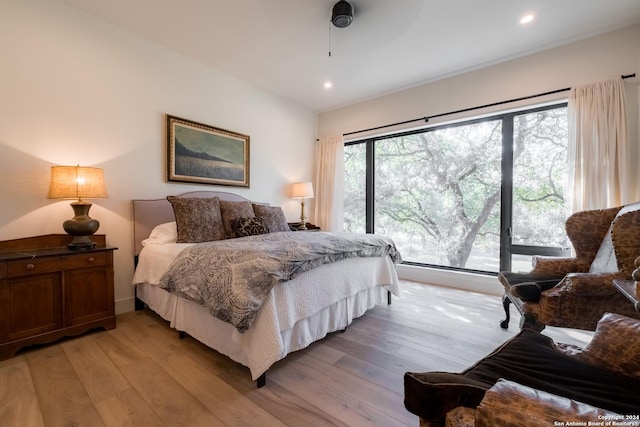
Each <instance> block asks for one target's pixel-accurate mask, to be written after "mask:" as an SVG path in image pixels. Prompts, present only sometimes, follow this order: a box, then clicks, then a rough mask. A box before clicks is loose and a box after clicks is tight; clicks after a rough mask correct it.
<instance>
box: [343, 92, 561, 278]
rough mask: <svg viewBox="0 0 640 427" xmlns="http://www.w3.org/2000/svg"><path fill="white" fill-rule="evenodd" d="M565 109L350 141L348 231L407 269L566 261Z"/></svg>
mask: <svg viewBox="0 0 640 427" xmlns="http://www.w3.org/2000/svg"><path fill="white" fill-rule="evenodd" d="M566 156H567V108H566V104H562V105H552V106H545V107H539V108H535V109H529V110H526V111H517V112H507V113H502V114H497V115H493V116H491V117H485V118H479V119H473V120H468V121H465V122H458V123H455V124H448V125H442V126H435V127H432V128H428V129H422V130H418V131H411V132H404V133H398V134H394V135H385V136H381V137H374V138H369V139H366V140H359V141H353V142H347V143H346V144H345V173H346V182H345V199H344V213H345V222H344V229H345V230H346V231H351V232H367V233H378V234H383V235H386V236H389V237H391V238H393V239H394V240H395V242H396V244H397V245H398V247H399V249H400V251H401V253H402V256H403V259H404V261H405V262H407V263H411V264H419V265H430V266H437V267H442V268H452V269H460V270H471V271H481V272H490V273H495V272H498V271H501V270H513V271H518V270H522V271H528V270H530V269H531V256H532V255H536V254H542V255H568V251H569V249H568V247H569V242H568V241H567V239H566V235H565V232H564V222H565V219H566V217H567V214H568V212H567V211H566V209H565V203H564V202H565V197H564V183H565V175H566V173H565V172H566V164H567V159H566Z"/></svg>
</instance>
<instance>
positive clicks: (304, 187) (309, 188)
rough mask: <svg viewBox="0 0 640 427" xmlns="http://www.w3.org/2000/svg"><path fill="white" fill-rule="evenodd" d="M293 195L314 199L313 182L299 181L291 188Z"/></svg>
mask: <svg viewBox="0 0 640 427" xmlns="http://www.w3.org/2000/svg"><path fill="white" fill-rule="evenodd" d="M291 197H295V198H302V199H312V198H313V184H312V183H310V182H297V183H295V184H293V186H292V188H291Z"/></svg>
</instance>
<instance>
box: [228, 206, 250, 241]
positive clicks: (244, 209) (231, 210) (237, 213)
mask: <svg viewBox="0 0 640 427" xmlns="http://www.w3.org/2000/svg"><path fill="white" fill-rule="evenodd" d="M220 213H221V214H222V224H223V226H224V232H225V233H226V235H227V239H232V238H234V237H236V235H235V233H234V232H233V223H234V221H235V220H237V219H238V218H253V217H255V214H254V213H253V207H252V206H251V202H250V201H244V202H229V201H225V200H220Z"/></svg>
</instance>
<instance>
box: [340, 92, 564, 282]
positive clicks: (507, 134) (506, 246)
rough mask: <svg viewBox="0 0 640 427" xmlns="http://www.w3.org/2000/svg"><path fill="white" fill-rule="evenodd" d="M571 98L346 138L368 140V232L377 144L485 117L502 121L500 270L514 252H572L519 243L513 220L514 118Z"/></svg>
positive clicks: (349, 143)
mask: <svg viewBox="0 0 640 427" xmlns="http://www.w3.org/2000/svg"><path fill="white" fill-rule="evenodd" d="M567 105H568V103H567V101H558V102H552V103H549V104H544V105H539V106H529V107H523V108H518V109H514V110H508V111H503V112H497V113H495V114H488V115H484V116H481V117H474V118H469V119H462V120H456V121H455V122H450V123H443V124H437V125H433V126H427V127H422V128H418V129H412V130H408V131H400V132H393V133H388V134H384V135H374V136H370V137H366V138H362V139H357V140H351V141H345V143H344V146H345V147H348V146H353V145H358V144H366V148H365V151H366V153H365V158H366V176H365V187H366V188H365V224H366V225H365V232H366V233H369V234H374V233H375V229H374V222H375V221H374V219H375V144H376V142H377V141H382V140H386V139H390V138H398V137H403V136H407V135H415V134H419V133H426V132H434V131H438V130H441V129H446V128H451V127H459V126H465V125H473V124H477V123H481V122H485V121H495V120H501V121H502V159H501V178H502V179H501V183H500V193H501V195H500V237H499V242H500V254H499V266H500V267H499V271H511V266H512V256H513V255H542V256H568V254H569V253H570V251H571V248H568V247H557V246H535V245H519V244H513V242H512V239H511V237H512V235H511V231H512V224H513V166H514V164H513V146H514V144H513V137H514V135H513V130H514V118H515V117H516V116H519V115H522V114H531V113H537V112H540V111H546V110H553V109H559V108H567ZM402 263H403V264H406V265H415V266H421V267H432V268H438V269H443V270H455V271H465V272H473V273H481V274H490V275H497V274H498V273H497V272H491V271H485V270H477V269H469V268H460V267H451V266H446V265H438V264H428V263H420V262H413V261H403V262H402Z"/></svg>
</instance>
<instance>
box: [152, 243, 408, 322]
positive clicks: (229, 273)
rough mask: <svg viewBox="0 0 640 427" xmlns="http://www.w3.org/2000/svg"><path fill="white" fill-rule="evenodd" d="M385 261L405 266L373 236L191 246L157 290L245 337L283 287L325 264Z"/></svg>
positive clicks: (392, 248) (391, 246) (388, 246)
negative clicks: (198, 308) (182, 300)
mask: <svg viewBox="0 0 640 427" xmlns="http://www.w3.org/2000/svg"><path fill="white" fill-rule="evenodd" d="M386 255H388V256H390V257H391V259H392V260H393V261H394V262H395V263H398V262H400V261H401V259H400V253H399V252H398V251H397V249H396V246H395V244H394V242H393V241H392V240H391V239H389V238H386V237H383V236H377V235H374V234H333V233H325V232H306V233H305V232H284V233H268V234H262V235H258V236H249V237H242V238H237V239H229V240H219V241H214V242H206V243H199V244H197V245H194V246H191V247H189V248H187V249H185V250H184V251H182V252H181V253H180V254H179V255H178V257H177V258H176V260H175V261H174V262H173V264H172V265H171V267H169V270H168V271H167V272H166V273H165V274H164V275H163V276H162V278H161V279H160V283H159V285H158V286H160V287H161V288H162V289H165V290H167V291H169V292H172V293H174V294H176V295H178V296H180V297H183V298H185V299H188V300H190V301H193V302H195V303H197V304H200V305H202V306H204V307H206V308H207V309H208V310H209V311H210V312H211V314H212V315H214V316H215V317H217V318H218V319H220V320H223V321H225V322H228V323H231V324H232V325H233V326H235V327H236V328H237V329H238V330H239V331H240V332H245V331H246V330H247V329H249V327H250V326H251V324H252V323H253V321H254V319H255V317H256V315H257V312H258V310H259V309H260V306H261V305H262V303H263V301H264V300H265V299H266V297H267V295H268V294H269V292H270V291H271V288H272V287H273V286H274V285H275V284H277V283H278V282H283V281H287V280H291V279H293V278H294V277H296V276H298V275H299V274H301V273H304V272H305V271H307V270H310V269H312V268H315V267H318V266H320V265H322V264H327V263H330V262H335V261H339V260H342V259H346V258H352V257H379V256H386Z"/></svg>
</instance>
